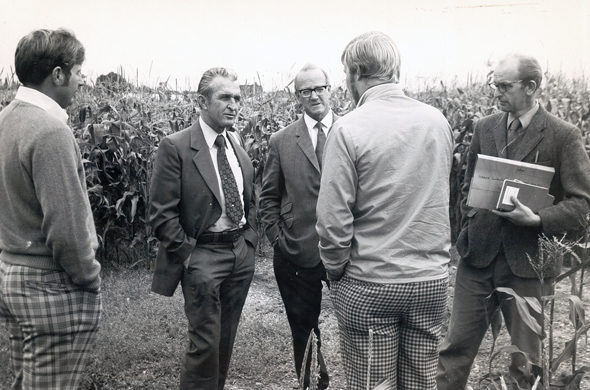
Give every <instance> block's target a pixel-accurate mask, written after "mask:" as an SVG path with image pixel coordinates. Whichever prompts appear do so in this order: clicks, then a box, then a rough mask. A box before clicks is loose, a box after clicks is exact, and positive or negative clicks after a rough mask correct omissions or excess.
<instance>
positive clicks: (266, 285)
mask: <svg viewBox="0 0 590 390" xmlns="http://www.w3.org/2000/svg"><path fill="white" fill-rule="evenodd" d="M270 253H271V251H270V250H268V251H267V254H266V255H263V256H258V257H257V259H256V272H255V276H254V279H253V282H252V286H251V288H250V293H249V295H248V299H247V301H246V305H245V307H244V311H243V314H242V319H241V322H240V327H239V329H238V335H237V338H236V343H235V347H234V354H233V357H232V365H231V367H230V372H229V375H228V380H227V384H226V389H228V390H258V389H264V390H289V389H296V388H297V378H296V375H295V370H294V364H293V357H292V346H291V340H290V330H289V326H288V323H287V318H286V315H285V312H284V308H283V303H282V301H281V298H280V295H279V292H278V288H277V286H276V281H275V278H274V273H273V269H272V259H271V258H270ZM455 269H456V256H454V257H453V262H452V264H451V267H450V274H451V283H450V287H449V294H448V299H449V309H448V312H447V315H446V316H445V324H444V326H443V333H445V332H446V322H447V321H448V314H449V313H450V303H451V301H452V297H453V287H452V286H453V284H454V283H453V282H454V274H455ZM133 275H134V276H133V279H132V280H126V281H125V277H126V276H125V275H122V276H116V274H115V276H110V277H109V278H110V282H109V283H110V285H111V287H116V286H114V284H118V283H127V284H128V285H129V289H130V293H129V294H130V295H129V296H131V301H132V302H133V303H134V305H137V306H138V307H141V308H143V307H144V306H142V305H146V306H145V307H147V308H149V310H153V311H155V312H156V311H157V312H158V313H159V312H160V311H163V312H166V313H167V315H168V316H172V315H175V316H176V317H175V318H176V319H177V320H178V321H177V324H176V325H175V327H174V329H173V330H174V332H172V333H174V337H170V338H169V340H170V344H165V345H169V348H170V349H172V350H173V351H172V353H169V354H167V355H166V356H167V357H166V359H170V361H168V362H167V364H166V365H164V364H163V363H162V361H157V360H154V361H150V362H146V361H143V360H141V359H138V358H137V357H136V356H138V354H137V353H136V354H134V353H133V351H131V352H130V354H129V356H130V360H133V361H132V362H125V363H129V366H130V367H129V368H128V369H125V370H123V369H121V370H119V372H117V370H114V372H112V373H110V374H112V378H110V379H108V380H102V381H97V380H92V378H94V375H95V373H96V372H94V373H93V372H90V371H93V368H94V370H100V371H101V372H102V370H103V369H102V367H101V365H102V363H101V362H99V361H97V362H95V363H93V365H92V366H91V367H89V369H88V373H87V377H88V378H90V379H88V378H87V381H86V384H87V386H85V387H84V389H85V390H91V389H93V390H95V389H105V390H107V389H175V388H177V387H178V373H179V370H178V368H179V367H180V361H181V358H182V350H183V348H184V345H185V343H186V323H185V318H184V315H183V313H182V301H183V299H182V295H181V294H179V293H178V292H177V294H175V296H174V297H173V298H165V297H159V296H155V295H154V294H149V293H148V291H149V284H150V281H151V275H150V274H149V272H148V271H145V272H140V273H137V272H136V273H134V274H133ZM132 284H133V287H131V285H132ZM589 288H590V287H588V286H585V291H586V292H585V294H584V296H585V299H584V301H585V304H586V306H588V303H589V295H590V294H589V293H588V289H589ZM557 293H558V294H563V295H565V294H569V283H567V282H566V283H563V284H560V285H558V286H557ZM105 294H106V291H105ZM128 300H129V298H127V301H128ZM558 302H559V303H558V304H557V305H556V313H557V314H556V319H557V320H556V322H555V326H554V332H555V339H556V349H557V350H558V351H561V350H562V349H563V345H564V343H565V342H566V341H567V340H569V339H570V338H571V337H572V326H571V324H570V323H569V319H568V315H567V312H568V310H569V304H568V301H567V299H560V300H559V301H558ZM116 303H117V302H112V301H111V300H109V299H108V296H107V295H105V300H104V308H103V309H104V312H105V321H106V320H107V318H108V320H109V321H116V320H115V319H114V318H113V319H111V317H109V316H107V315H106V314H108V313H112V312H114V311H115V309H116V308H115V307H111V306H113V305H114V304H116ZM118 303H119V304H120V303H121V302H118ZM141 310H144V309H141ZM171 313H175V314H171ZM164 317H166V316H164ZM109 325H110V324H107V323H106V322H105V323H104V326H103V329H102V331H101V334H102V335H103V336H104V337H106V338H110V336H109V334H108V331H109V329H112V328H110V327H109ZM320 330H321V332H322V351H323V354H324V357H325V360H326V364H327V366H328V370H329V373H330V376H331V386H330V389H331V390H343V389H345V388H346V379H345V376H344V372H343V369H342V365H341V357H340V352H339V336H338V325H337V320H336V316H335V314H334V309H333V306H332V302H331V300H330V297H329V290H328V289H327V288H324V298H323V307H322V314H321V316H320ZM138 331H139V329H138ZM142 331H143V328H142ZM147 331H148V332H151V333H148V334H147V335H145V336H143V337H145V339H146V340H155V337H157V335H159V334H160V333H161V331H160V330H158V329H147ZM491 345H492V338H491V335H490V332H488V335H487V336H486V339H485V340H484V342H483V343H482V346H481V348H480V351H479V354H478V356H477V358H476V361H475V364H474V366H473V369H472V372H471V376H470V379H469V386H471V388H472V389H475V390H476V389H478V386H477V383H478V380H479V378H481V377H482V376H483V375H484V374H485V373H487V372H488V359H489V355H490V349H491ZM506 345H509V339H508V337H507V335H506V332H505V331H503V332H502V333H501V336H500V339H499V341H498V347H497V348H499V347H501V346H506ZM578 348H579V352H578V363H577V367H578V368H579V367H581V366H584V365H585V366H590V347H588V345H587V344H586V343H585V340H581V341H580V342H579V343H578ZM107 352H108V351H107ZM100 353H102V354H105V356H106V352H105V351H102V352H100ZM100 353H99V352H98V351H97V353H96V356H97V357H96V358H95V360H101V359H100V356H103V355H100ZM162 354H163V355H164V353H163V352H162ZM507 361H508V360H507V357H506V356H500V357H499V358H498V359H496V360H495V364H494V369H496V370H502V371H505V370H506V367H507ZM561 369H562V370H563V371H567V370H571V368H570V361H567V362H565V363H564V364H562V366H561ZM156 372H157V373H156ZM8 375H9V369H8V345H7V334H6V332H5V331H4V329H0V389H8V387H9V385H8V383H9V382H8V380H9V379H8V378H7V377H8ZM586 383H587V385H588V386H587V389H590V384H589V383H590V382H586ZM97 384H98V387H97ZM582 389H584V387H582Z"/></svg>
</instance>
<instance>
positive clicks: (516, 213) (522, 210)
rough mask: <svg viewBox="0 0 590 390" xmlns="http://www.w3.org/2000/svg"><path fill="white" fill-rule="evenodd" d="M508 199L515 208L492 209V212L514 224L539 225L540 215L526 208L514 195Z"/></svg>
mask: <svg viewBox="0 0 590 390" xmlns="http://www.w3.org/2000/svg"><path fill="white" fill-rule="evenodd" d="M510 200H511V201H512V203H513V204H514V206H515V209H514V210H512V211H499V210H492V213H494V214H496V215H498V216H500V217H502V218H506V219H508V220H509V221H510V222H512V223H513V224H515V225H518V226H530V227H536V226H541V217H539V215H537V214H535V213H533V211H532V210H531V209H530V208H528V207H527V206H525V205H523V204H522V203H521V202H520V201H519V200H518V199H517V198H516V197H514V196H511V197H510Z"/></svg>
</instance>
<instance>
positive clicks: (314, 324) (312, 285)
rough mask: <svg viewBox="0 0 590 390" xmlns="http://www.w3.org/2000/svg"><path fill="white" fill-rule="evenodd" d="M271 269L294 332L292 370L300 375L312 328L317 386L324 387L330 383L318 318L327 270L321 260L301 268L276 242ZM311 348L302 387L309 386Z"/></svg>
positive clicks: (292, 332)
mask: <svg viewBox="0 0 590 390" xmlns="http://www.w3.org/2000/svg"><path fill="white" fill-rule="evenodd" d="M273 264H274V272H275V277H276V279H277V285H278V286H279V291H280V293H281V298H282V299H283V303H284V305H285V311H286V312H287V319H288V320H289V326H290V327H291V335H292V336H293V353H294V356H295V370H296V371H297V377H298V378H301V366H302V363H303V356H304V354H305V348H306V346H307V340H308V339H309V335H310V333H311V330H312V329H313V331H314V332H315V335H316V337H317V340H318V342H317V346H318V348H317V356H318V363H319V365H320V378H319V382H318V389H320V390H322V389H326V388H327V387H328V384H329V380H330V379H329V376H328V370H327V368H326V363H325V362H324V357H323V355H322V352H321V348H320V347H321V341H320V328H319V327H318V318H319V316H320V311H321V308H322V280H326V270H325V268H324V265H323V264H322V263H319V264H318V265H317V266H315V267H313V268H303V267H299V266H297V265H295V264H293V263H292V262H291V261H289V260H287V259H286V258H285V256H284V255H283V253H282V252H281V250H280V248H279V245H278V244H277V245H275V246H274V256H273ZM310 364H311V350H310V352H308V360H307V364H306V369H305V376H304V388H307V387H308V386H309V382H310V379H309V373H310Z"/></svg>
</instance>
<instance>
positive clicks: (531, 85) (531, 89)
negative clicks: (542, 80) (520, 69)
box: [526, 80, 539, 96]
mask: <svg viewBox="0 0 590 390" xmlns="http://www.w3.org/2000/svg"><path fill="white" fill-rule="evenodd" d="M538 89H539V85H537V82H536V81H534V80H529V81H528V82H527V83H526V93H527V95H531V96H532V95H534V94H535V93H536V92H537V90H538Z"/></svg>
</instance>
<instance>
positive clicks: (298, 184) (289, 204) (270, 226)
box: [260, 64, 338, 389]
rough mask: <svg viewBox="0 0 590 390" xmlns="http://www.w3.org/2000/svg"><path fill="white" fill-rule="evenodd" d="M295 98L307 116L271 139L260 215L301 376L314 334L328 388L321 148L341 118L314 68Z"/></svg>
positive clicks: (301, 77)
mask: <svg viewBox="0 0 590 390" xmlns="http://www.w3.org/2000/svg"><path fill="white" fill-rule="evenodd" d="M295 96H296V97H297V99H298V100H299V103H300V104H301V106H302V108H303V115H302V116H301V118H300V119H299V120H297V121H296V122H294V123H292V124H291V125H289V126H287V127H286V128H284V129H282V130H280V131H278V132H277V133H275V134H273V135H272V136H271V138H270V142H269V153H268V158H267V161H266V165H265V167H264V176H263V182H262V191H261V194H260V214H261V218H262V222H263V223H264V224H265V226H266V235H267V237H268V239H269V241H270V242H271V243H272V245H273V248H274V255H273V263H274V271H275V277H276V279H277V285H278V287H279V291H280V293H281V298H282V299H283V303H284V305H285V310H286V312H287V318H288V320H289V325H290V327H291V334H292V337H293V350H294V356H295V370H296V372H297V376H298V378H299V380H300V381H301V380H303V382H304V388H305V389H307V387H308V386H309V383H310V363H311V355H312V353H311V346H310V350H309V353H308V359H307V363H306V365H305V367H304V368H303V371H302V363H303V359H304V354H305V350H306V346H307V342H308V339H309V335H310V333H311V331H312V330H313V331H314V332H315V334H316V336H317V340H318V342H317V346H318V348H317V357H318V364H319V366H320V373H319V380H318V386H317V388H318V389H326V388H327V387H328V383H329V377H328V371H327V369H326V364H325V362H324V358H323V356H322V352H321V349H320V345H321V343H320V330H319V327H318V318H319V315H320V311H321V301H322V280H327V279H326V270H325V269H324V266H323V264H322V262H321V261H320V255H319V251H318V240H319V239H318V235H317V232H316V230H315V224H316V212H315V209H316V203H317V199H318V193H319V189H320V176H321V171H322V154H323V147H324V143H325V141H326V136H327V135H328V132H329V131H330V127H331V126H332V123H333V122H334V121H335V120H336V119H338V116H337V115H335V114H334V113H333V112H332V110H331V109H330V82H329V80H328V75H327V73H326V72H325V71H324V70H322V69H320V68H318V67H317V66H315V65H312V64H307V65H306V66H304V67H303V69H301V71H300V72H299V73H298V74H297V76H295ZM314 365H315V363H314Z"/></svg>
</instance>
